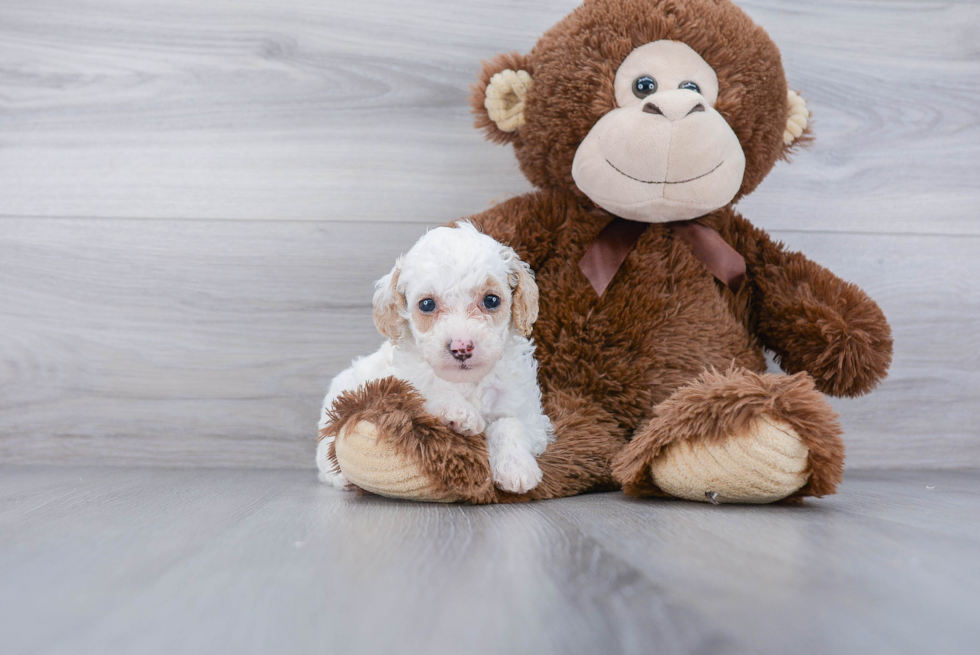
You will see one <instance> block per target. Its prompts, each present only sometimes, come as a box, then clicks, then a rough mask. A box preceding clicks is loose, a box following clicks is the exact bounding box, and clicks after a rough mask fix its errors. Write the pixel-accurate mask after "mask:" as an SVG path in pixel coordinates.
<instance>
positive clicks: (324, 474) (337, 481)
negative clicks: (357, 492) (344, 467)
mask: <svg viewBox="0 0 980 655" xmlns="http://www.w3.org/2000/svg"><path fill="white" fill-rule="evenodd" d="M332 442H333V438H328V439H324V440H323V441H321V442H320V443H318V444H317V445H316V467H317V469H318V470H319V475H318V476H317V477H318V478H319V479H320V482H322V483H323V484H329V485H333V486H334V487H336V488H337V489H348V488H350V482H348V481H347V476H345V475H344V474H343V473H342V472H341V470H340V469H339V468H337V467H336V466H334V464H333V463H332V462H331V461H330V460H329V459H327V450H328V449H329V448H330V444H331V443H332Z"/></svg>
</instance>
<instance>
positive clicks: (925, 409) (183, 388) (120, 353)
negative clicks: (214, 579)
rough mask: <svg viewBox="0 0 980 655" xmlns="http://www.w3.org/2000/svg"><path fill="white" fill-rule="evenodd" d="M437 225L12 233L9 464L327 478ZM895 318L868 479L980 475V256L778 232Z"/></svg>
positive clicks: (232, 225) (859, 445)
mask: <svg viewBox="0 0 980 655" xmlns="http://www.w3.org/2000/svg"><path fill="white" fill-rule="evenodd" d="M425 227H426V226H425V225H416V224H405V223H390V224H381V225H378V224H365V223H356V222H354V223H334V222H331V223H315V222H304V221H280V222H277V223H274V224H269V223H265V222H255V221H153V220H133V221H119V220H101V221H95V220H86V221H75V220H58V219H43V220H42V219H22V220H11V219H8V220H5V221H3V231H2V232H0V252H3V253H4V257H3V259H2V260H0V288H2V289H4V306H3V312H2V313H0V334H3V335H4V337H5V342H4V347H3V349H2V350H0V353H2V356H0V389H2V392H0V393H2V395H0V408H2V411H0V461H7V462H45V461H67V460H70V461H74V462H78V463H89V464H93V463H105V462H111V463H115V464H121V465H132V464H165V465H192V466H200V465H206V466H251V467H255V466H259V467H261V466H281V467H303V468H308V467H309V466H310V465H311V464H310V463H311V461H312V459H311V452H312V448H313V432H314V424H315V421H316V418H317V416H318V412H319V402H320V400H321V398H322V394H323V391H324V389H325V388H326V386H327V384H328V383H329V380H330V378H331V377H332V376H333V375H334V374H336V373H337V372H339V371H340V370H341V369H342V368H343V367H344V366H346V365H347V363H348V362H349V361H350V359H351V358H353V357H355V356H358V355H362V354H366V353H368V352H371V351H372V350H374V348H376V347H377V345H378V343H380V339H381V337H380V336H379V335H378V334H377V332H376V331H375V329H374V325H373V322H372V320H371V312H370V298H371V292H372V283H373V280H375V279H376V278H378V277H380V276H381V275H383V274H384V273H386V272H387V271H388V270H389V269H390V267H391V265H392V263H393V262H394V259H395V257H396V256H397V255H398V254H399V253H400V252H403V251H404V250H406V249H407V248H408V247H409V246H410V245H411V244H412V243H413V242H414V240H415V239H416V238H417V236H418V235H420V234H421V233H422V232H423V231H424V229H425ZM774 236H775V237H776V238H780V239H783V240H784V241H786V242H787V244H788V246H789V247H790V248H794V249H799V250H802V251H804V252H806V253H807V254H808V255H809V256H810V257H811V258H813V259H814V260H816V261H818V262H820V263H822V264H824V265H826V266H828V267H829V268H830V269H831V270H833V271H835V272H836V273H837V274H839V275H840V276H842V277H844V278H845V279H849V280H852V281H854V282H856V283H857V284H859V285H861V286H862V287H864V288H865V289H866V290H868V292H869V293H870V294H871V295H872V297H874V298H875V299H876V300H878V301H879V303H880V304H881V306H882V307H883V309H884V311H885V313H886V314H887V315H888V316H889V318H890V320H891V322H892V325H893V327H894V330H895V339H896V354H895V362H894V364H893V366H892V370H891V374H890V376H889V378H888V380H887V381H886V382H885V383H884V384H883V385H882V386H881V387H880V388H879V389H878V390H876V391H875V392H873V393H872V394H871V395H869V396H867V397H864V398H859V399H855V400H848V401H844V400H835V401H834V404H835V406H836V407H837V408H838V410H839V411H840V412H841V414H842V421H843V424H844V427H845V430H846V432H847V444H848V448H849V459H848V463H849V465H850V466H852V467H856V468H867V467H889V466H903V467H913V466H927V467H963V466H970V467H978V466H980V435H978V431H977V427H976V426H977V419H978V414H980V409H978V403H977V398H980V374H978V371H980V355H978V349H977V346H976V344H977V343H980V321H978V320H977V317H978V316H980V290H978V286H977V285H976V284H975V280H976V279H978V278H980V263H978V261H977V258H976V255H975V253H976V252H977V250H978V249H980V238H978V237H955V238H954V237H947V236H941V235H940V236H923V235H859V234H854V235H847V238H846V239H845V238H842V237H841V235H839V234H835V233H803V232H776V233H775V234H774Z"/></svg>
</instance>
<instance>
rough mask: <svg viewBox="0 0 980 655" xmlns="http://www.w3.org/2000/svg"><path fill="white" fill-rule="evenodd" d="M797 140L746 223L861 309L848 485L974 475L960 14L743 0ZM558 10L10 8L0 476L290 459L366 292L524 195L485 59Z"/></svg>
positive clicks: (974, 127)
mask: <svg viewBox="0 0 980 655" xmlns="http://www.w3.org/2000/svg"><path fill="white" fill-rule="evenodd" d="M741 4H742V6H743V7H744V8H745V9H746V10H747V11H748V12H749V13H750V14H751V15H752V16H753V17H754V18H755V19H756V21H758V22H759V23H760V24H761V25H763V26H764V27H765V28H766V29H767V30H768V31H769V33H770V34H771V35H772V36H773V38H774V39H775V40H776V42H777V43H778V44H779V45H780V47H781V49H782V52H783V57H784V62H785V65H786V69H787V73H788V75H789V78H790V82H791V84H792V86H793V87H794V88H796V89H799V90H801V91H802V92H803V94H804V96H805V97H806V98H807V99H808V102H809V104H810V107H811V110H812V112H813V114H814V119H815V125H814V126H815V131H816V135H817V140H816V142H815V144H814V145H813V147H812V148H811V149H810V150H809V151H806V152H804V153H802V154H800V155H799V156H797V157H796V159H795V161H794V162H793V163H792V164H791V165H785V164H782V165H780V166H779V167H778V168H777V169H776V170H775V171H774V172H773V173H772V174H771V175H770V177H769V179H768V180H767V181H766V182H765V183H764V184H763V185H762V186H761V187H760V189H759V190H758V191H756V192H755V193H754V194H753V195H752V196H751V197H750V198H748V199H746V200H745V201H743V202H742V203H741V206H740V209H741V210H742V211H743V213H745V215H747V216H748V217H750V218H751V219H752V220H753V221H754V222H755V223H756V224H757V225H760V226H762V227H764V228H766V229H769V230H770V231H771V232H772V233H773V234H774V235H775V236H776V237H777V238H780V239H782V240H784V241H785V242H787V243H788V244H789V245H790V246H791V247H794V248H796V249H800V250H803V251H804V252H806V253H807V254H808V255H810V256H811V257H812V258H813V259H815V260H816V261H818V262H821V263H823V264H825V265H827V266H828V267H830V268H831V269H832V270H834V271H835V272H837V273H838V274H839V275H841V276H842V277H844V278H846V279H850V280H852V281H854V282H856V283H858V284H859V285H861V286H863V287H864V288H865V289H867V290H868V291H869V292H870V293H871V294H872V295H873V296H874V297H875V298H876V299H877V300H878V301H879V302H880V303H881V305H882V306H883V308H884V309H885V312H886V313H887V314H888V316H889V318H890V319H891V321H892V324H893V327H894V330H895V336H896V357H895V363H894V366H893V369H892V373H891V376H890V378H889V379H888V380H887V381H886V382H885V383H884V384H883V385H882V386H881V387H880V388H879V389H878V390H877V391H875V392H874V393H873V394H871V395H870V396H868V397H865V398H860V399H856V400H849V401H834V402H835V406H836V407H837V408H838V409H839V410H840V412H841V415H842V420H843V423H844V427H845V429H846V431H847V436H846V439H847V443H848V447H849V460H848V462H849V465H850V466H852V467H863V468H874V467H908V466H928V467H965V466H969V467H977V466H980V427H978V426H980V372H978V371H980V345H978V344H980V290H978V286H980V284H978V280H980V263H978V257H977V252H978V251H980V216H978V213H980V210H978V207H980V47H978V44H980V5H978V4H977V3H975V2H973V0H961V1H956V0H944V1H942V2H940V1H931V0H905V1H901V2H891V1H889V2H885V1H881V2H875V1H868V0H864V1H860V2H859V1H855V0H836V1H831V0H828V1H826V2H820V3H813V2H803V1H797V0H751V1H750V0H745V1H744V2H742V3H741ZM575 5H576V2H575V1H574V0H543V1H541V2H534V3H527V2H522V1H521V0H492V1H489V2H475V1H474V2H460V1H455V2H449V1H447V2H432V1H430V0H398V1H395V0H362V1H360V2H356V3H353V2H329V1H327V2H323V1H322V0H318V1H313V0H281V1H279V2H264V3H256V2H246V1H245V0H224V1H220V2H217V1H216V2H208V3H200V2H195V1H191V0H179V1H173V0H168V1H167V2H163V1H162V0H159V1H158V0H93V1H92V2H88V3H85V4H83V5H78V4H76V3H70V2H65V1H64V0H50V1H48V0H5V2H4V3H3V4H2V7H0V461H4V462H67V461H71V462H77V463H88V464H93V463H110V464H150V465H152V464H160V465H168V466H170V465H177V466H180V465H217V466H281V467H306V466H309V465H310V454H311V452H312V447H313V446H312V443H313V433H314V424H315V421H316V417H317V412H318V403H319V399H320V397H321V395H322V392H323V389H324V388H325V386H326V384H327V383H328V381H329V379H330V377H331V376H332V375H333V374H334V373H336V372H337V371H338V370H339V369H340V368H341V367H343V366H344V365H345V363H346V362H347V361H348V360H349V359H350V358H351V357H352V356H354V355H357V354H363V353H364V352H367V351H369V350H371V349H373V348H374V347H375V346H376V345H377V343H378V342H379V339H380V337H378V335H377V334H376V332H375V331H374V328H373V326H372V324H371V319H370V311H369V302H370V290H371V284H372V282H373V280H374V279H376V278H377V277H379V276H380V275H382V274H383V273H384V272H386V271H387V270H388V269H389V268H390V266H391V263H392V261H393V259H394V257H395V256H396V255H397V254H398V253H399V252H401V251H403V250H404V249H406V248H407V247H408V246H409V245H410V244H411V243H412V242H413V241H414V239H415V238H417V236H418V235H419V234H421V232H422V231H423V230H424V229H425V227H426V226H428V225H437V224H439V223H442V222H444V221H446V220H449V219H452V218H455V217H458V216H462V215H466V214H470V213H474V212H478V211H481V210H482V209H484V208H486V207H487V206H488V205H489V203H491V202H492V201H494V200H500V199H504V198H506V197H509V196H511V195H514V194H517V193H521V192H524V191H527V190H528V189H529V188H530V187H529V185H528V183H527V182H526V181H525V180H524V179H523V177H522V176H521V174H520V172H519V171H518V170H517V167H516V165H515V162H514V159H513V155H512V153H511V151H510V150H509V149H507V148H502V147H499V146H493V145H491V144H489V143H486V142H484V141H483V140H482V138H481V136H480V135H479V134H478V133H477V132H476V130H474V129H473V128H472V127H471V122H472V119H471V116H470V115H469V111H468V106H467V89H468V86H469V84H470V83H471V82H472V81H473V79H474V74H475V71H476V70H477V68H478V66H479V62H480V61H481V60H482V59H484V58H487V57H489V56H492V55H493V54H496V53H498V52H505V51H510V50H519V51H527V50H528V49H530V47H531V46H532V45H533V44H534V42H535V40H536V38H537V36H538V35H539V34H540V33H541V32H542V31H543V30H544V29H546V28H548V27H549V26H550V25H552V24H553V23H554V22H556V21H557V20H558V19H560V18H561V17H562V16H563V15H565V14H566V13H567V12H568V11H569V10H570V9H571V8H573V7H574V6H575Z"/></svg>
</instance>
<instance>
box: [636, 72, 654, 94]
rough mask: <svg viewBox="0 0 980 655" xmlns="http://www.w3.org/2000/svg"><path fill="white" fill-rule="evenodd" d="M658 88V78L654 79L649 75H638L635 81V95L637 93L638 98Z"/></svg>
mask: <svg viewBox="0 0 980 655" xmlns="http://www.w3.org/2000/svg"><path fill="white" fill-rule="evenodd" d="M656 90H657V80H655V79H653V78H652V77H650V76H649V75H644V76H643V77H638V78H636V80H635V81H634V82H633V95H635V96H636V97H637V98H646V97H647V96H648V95H650V94H651V93H655V92H656Z"/></svg>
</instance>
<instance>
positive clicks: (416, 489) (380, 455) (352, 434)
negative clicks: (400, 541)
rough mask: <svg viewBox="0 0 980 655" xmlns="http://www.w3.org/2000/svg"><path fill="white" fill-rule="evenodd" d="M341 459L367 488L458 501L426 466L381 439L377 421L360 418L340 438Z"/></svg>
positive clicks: (395, 494)
mask: <svg viewBox="0 0 980 655" xmlns="http://www.w3.org/2000/svg"><path fill="white" fill-rule="evenodd" d="M334 447H335V448H336V451H337V462H338V463H339V464H340V470H341V471H343V473H344V475H345V476H347V479H348V480H349V481H350V482H352V483H354V484H356V485H357V486H358V487H360V488H361V489H364V490H365V491H370V492H371V493H374V494H378V495H379V496H387V497H389V498H406V499H410V500H422V501H429V502H436V503H452V502H458V501H459V500H460V498H458V497H456V496H448V495H447V494H446V493H445V492H443V491H441V490H439V489H438V488H437V487H436V485H434V484H433V483H432V482H431V480H430V479H429V477H428V476H427V475H426V474H425V473H424V472H423V471H422V469H421V468H420V467H419V466H418V465H417V464H415V463H414V462H411V461H408V460H407V458H406V457H405V456H404V455H402V454H401V453H398V452H397V451H396V450H395V449H394V448H393V447H392V446H391V444H389V443H387V442H386V441H384V440H379V439H378V429H377V428H376V427H375V425H374V424H373V423H370V422H368V421H360V422H358V423H356V424H355V425H353V426H351V427H350V428H349V429H347V430H345V431H344V432H343V434H341V436H340V437H338V438H337V440H336V442H335V444H334Z"/></svg>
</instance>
